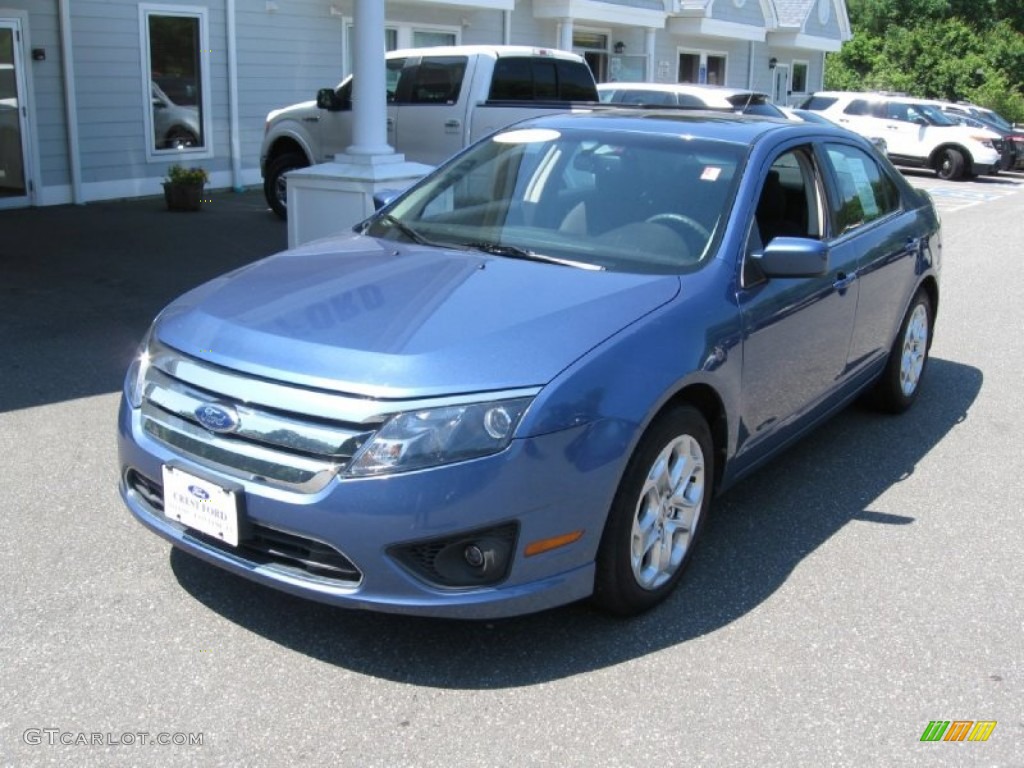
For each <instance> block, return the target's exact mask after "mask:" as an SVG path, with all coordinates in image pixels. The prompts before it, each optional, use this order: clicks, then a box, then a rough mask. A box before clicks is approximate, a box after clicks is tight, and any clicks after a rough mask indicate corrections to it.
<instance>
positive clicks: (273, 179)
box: [263, 152, 309, 219]
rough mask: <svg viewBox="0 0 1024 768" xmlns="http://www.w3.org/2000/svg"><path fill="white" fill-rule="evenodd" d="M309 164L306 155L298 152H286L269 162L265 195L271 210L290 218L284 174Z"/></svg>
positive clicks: (265, 179)
mask: <svg viewBox="0 0 1024 768" xmlns="http://www.w3.org/2000/svg"><path fill="white" fill-rule="evenodd" d="M308 165H309V163H307V162H306V158H305V156H304V155H301V154H299V153H298V152H286V153H285V154H283V155H278V156H277V157H275V158H274V159H273V160H271V161H270V162H269V163H267V175H266V176H264V177H263V196H264V197H265V198H267V205H269V206H270V210H272V211H273V212H274V213H276V214H277V215H278V216H280V217H281V218H282V219H287V218H288V189H287V185H286V184H285V178H284V175H285V174H286V173H288V171H294V170H296V169H298V168H305V167H306V166H308Z"/></svg>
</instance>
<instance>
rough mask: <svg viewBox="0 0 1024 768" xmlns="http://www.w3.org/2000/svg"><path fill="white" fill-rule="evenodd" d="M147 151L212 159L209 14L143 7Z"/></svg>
mask: <svg viewBox="0 0 1024 768" xmlns="http://www.w3.org/2000/svg"><path fill="white" fill-rule="evenodd" d="M141 26H142V40H143V49H144V58H143V70H144V75H143V82H144V84H145V86H144V89H145V90H144V92H145V96H144V98H145V103H146V105H147V109H146V112H145V120H144V123H145V126H146V153H147V156H148V157H149V159H151V160H156V159H160V160H164V159H166V158H167V157H170V156H178V155H183V154H184V155H187V156H188V157H189V158H190V159H193V158H200V157H211V156H212V154H213V153H212V151H211V146H210V137H209V124H210V119H209V118H210V115H209V74H208V69H209V58H208V51H209V45H208V44H207V41H206V40H207V24H206V10H205V9H202V8H199V9H194V10H193V9H183V8H181V7H174V6H147V5H144V6H141Z"/></svg>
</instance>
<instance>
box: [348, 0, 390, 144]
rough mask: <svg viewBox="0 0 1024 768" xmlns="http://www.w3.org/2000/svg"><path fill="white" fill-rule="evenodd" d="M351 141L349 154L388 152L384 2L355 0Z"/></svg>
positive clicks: (378, 0) (353, 16)
mask: <svg viewBox="0 0 1024 768" xmlns="http://www.w3.org/2000/svg"><path fill="white" fill-rule="evenodd" d="M352 21H353V24H352V30H353V35H352V36H353V37H354V38H355V39H354V40H353V41H352V49H353V54H354V55H353V68H352V75H353V77H352V117H353V125H352V145H351V146H350V147H348V148H347V149H346V150H345V152H346V154H349V155H388V154H391V153H392V152H394V149H393V148H392V147H391V146H390V145H389V144H388V128H387V119H388V102H387V90H386V88H385V87H384V85H383V84H384V83H386V82H387V71H386V66H385V62H384V53H385V51H384V3H382V2H381V1H380V0H356V2H355V8H354V9H353V14H352Z"/></svg>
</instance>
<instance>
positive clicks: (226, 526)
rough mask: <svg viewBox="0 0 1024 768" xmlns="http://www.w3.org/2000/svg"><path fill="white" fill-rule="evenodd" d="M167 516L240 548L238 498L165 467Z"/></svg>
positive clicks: (192, 476)
mask: <svg viewBox="0 0 1024 768" xmlns="http://www.w3.org/2000/svg"><path fill="white" fill-rule="evenodd" d="M163 475H164V515H166V516H167V517H169V518H170V519H171V520H177V521H178V522H179V523H181V524H182V525H185V526H188V527H189V528H194V529H195V530H197V531H200V532H201V533H205V534H207V535H208V536H213V537H214V538H216V539H220V540H221V541H223V542H225V543H227V544H230V545H231V546H233V547H237V546H238V495H237V494H236V493H235V492H234V491H229V490H227V489H226V488H222V487H221V486H219V485H217V484H216V483H211V482H210V481H209V480H203V479H202V478H199V477H196V476H195V475H190V474H189V473H188V472H183V471H182V470H180V469H178V468H177V467H168V466H164V472H163Z"/></svg>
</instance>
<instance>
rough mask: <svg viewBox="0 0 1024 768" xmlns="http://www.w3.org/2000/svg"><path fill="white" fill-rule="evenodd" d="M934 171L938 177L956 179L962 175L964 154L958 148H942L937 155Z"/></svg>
mask: <svg viewBox="0 0 1024 768" xmlns="http://www.w3.org/2000/svg"><path fill="white" fill-rule="evenodd" d="M935 173H936V174H938V176H939V178H940V179H946V180H947V181H956V180H958V179H961V178H963V176H964V156H963V154H962V153H961V152H960V150H958V149H953V148H952V147H949V148H947V149H944V150H942V153H941V154H940V155H939V162H938V166H937V167H936V168H935Z"/></svg>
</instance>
